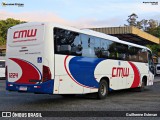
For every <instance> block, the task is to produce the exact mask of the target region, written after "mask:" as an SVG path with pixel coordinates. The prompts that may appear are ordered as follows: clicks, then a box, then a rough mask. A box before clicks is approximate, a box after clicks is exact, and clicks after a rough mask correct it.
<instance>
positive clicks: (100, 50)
mask: <svg viewBox="0 0 160 120" xmlns="http://www.w3.org/2000/svg"><path fill="white" fill-rule="evenodd" d="M54 40H55V53H56V54H64V55H74V56H84V57H96V58H107V59H115V60H128V61H134V62H145V63H147V62H148V60H147V50H146V49H142V48H138V47H134V46H128V45H126V44H122V43H118V42H114V41H111V40H107V39H102V38H98V37H94V36H90V35H86V34H82V33H77V32H73V31H69V30H65V29H60V28H54Z"/></svg>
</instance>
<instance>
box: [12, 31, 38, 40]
mask: <svg viewBox="0 0 160 120" xmlns="http://www.w3.org/2000/svg"><path fill="white" fill-rule="evenodd" d="M36 34H37V29H31V30H20V31H15V32H14V35H13V38H14V39H18V38H26V37H35V36H36Z"/></svg>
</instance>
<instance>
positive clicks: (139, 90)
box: [136, 79, 145, 92]
mask: <svg viewBox="0 0 160 120" xmlns="http://www.w3.org/2000/svg"><path fill="white" fill-rule="evenodd" d="M144 88H145V80H144V79H143V80H142V83H141V86H140V87H138V88H136V91H138V92H142V91H144Z"/></svg>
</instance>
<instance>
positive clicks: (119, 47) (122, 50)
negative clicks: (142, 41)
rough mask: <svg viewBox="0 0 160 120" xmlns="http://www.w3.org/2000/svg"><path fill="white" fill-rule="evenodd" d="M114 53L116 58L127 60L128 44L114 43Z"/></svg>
mask: <svg viewBox="0 0 160 120" xmlns="http://www.w3.org/2000/svg"><path fill="white" fill-rule="evenodd" d="M116 55H117V59H118V60H127V58H128V45H125V44H121V43H116Z"/></svg>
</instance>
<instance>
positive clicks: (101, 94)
mask: <svg viewBox="0 0 160 120" xmlns="http://www.w3.org/2000/svg"><path fill="white" fill-rule="evenodd" d="M107 95H108V83H107V82H106V81H105V80H101V82H100V84H99V89H98V93H97V97H98V99H104V98H106V96H107Z"/></svg>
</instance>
